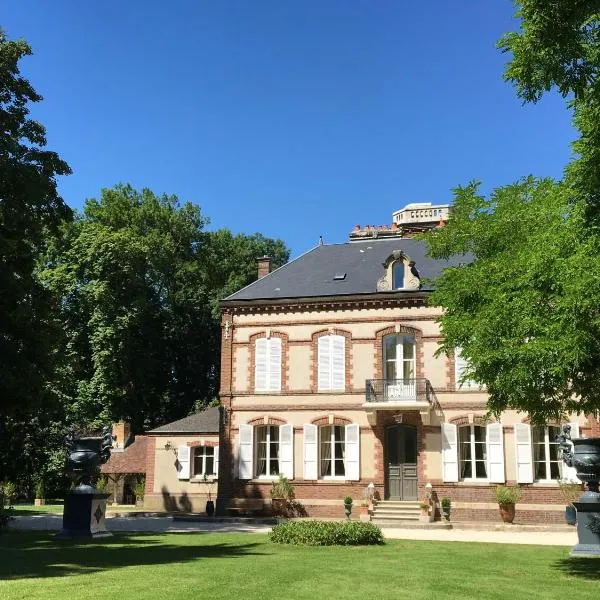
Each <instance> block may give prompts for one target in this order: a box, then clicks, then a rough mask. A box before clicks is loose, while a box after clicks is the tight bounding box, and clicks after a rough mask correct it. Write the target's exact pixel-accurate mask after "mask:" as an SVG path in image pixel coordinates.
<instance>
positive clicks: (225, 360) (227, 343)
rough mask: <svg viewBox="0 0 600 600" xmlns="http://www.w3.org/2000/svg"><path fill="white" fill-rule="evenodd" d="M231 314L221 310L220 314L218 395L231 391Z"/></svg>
mask: <svg viewBox="0 0 600 600" xmlns="http://www.w3.org/2000/svg"><path fill="white" fill-rule="evenodd" d="M233 335H234V332H233V315H232V314H231V313H230V312H228V311H223V313H222V315H221V378H220V392H219V395H220V396H223V395H229V396H230V397H231V393H232V383H233V343H232V342H233Z"/></svg>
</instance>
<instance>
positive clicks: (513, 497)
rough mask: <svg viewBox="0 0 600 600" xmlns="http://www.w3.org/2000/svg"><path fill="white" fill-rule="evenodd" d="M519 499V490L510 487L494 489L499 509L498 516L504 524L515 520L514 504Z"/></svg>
mask: <svg viewBox="0 0 600 600" xmlns="http://www.w3.org/2000/svg"><path fill="white" fill-rule="evenodd" d="M520 498H521V490H520V489H519V488H518V487H514V486H510V485H499V486H497V487H496V502H497V503H498V506H499V508H500V516H501V517H502V520H503V521H504V522H505V523H512V522H513V521H514V520H515V504H516V503H517V502H518V501H519V499H520Z"/></svg>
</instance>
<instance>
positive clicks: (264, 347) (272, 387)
mask: <svg viewBox="0 0 600 600" xmlns="http://www.w3.org/2000/svg"><path fill="white" fill-rule="evenodd" d="M254 389H255V391H257V392H278V391H280V390H281V339H280V338H276V337H272V338H259V339H257V340H256V345H255V366H254Z"/></svg>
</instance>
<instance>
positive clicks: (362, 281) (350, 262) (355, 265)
mask: <svg viewBox="0 0 600 600" xmlns="http://www.w3.org/2000/svg"><path fill="white" fill-rule="evenodd" d="M397 250H401V251H402V252H403V253H404V254H405V255H406V256H407V257H408V258H409V259H410V260H413V261H415V266H416V268H417V271H418V272H419V277H420V278H421V281H422V282H423V284H422V287H421V289H420V290H412V291H410V290H408V291H407V290H401V293H412V294H414V293H415V292H416V293H418V292H423V291H425V292H427V291H431V289H432V287H431V282H430V281H427V280H433V279H435V278H436V277H438V276H439V275H440V274H441V272H442V270H443V269H444V268H445V267H449V266H454V265H458V264H460V263H461V262H468V261H469V259H468V258H465V257H462V258H461V259H458V258H453V259H450V260H434V259H432V258H429V257H428V256H426V252H427V246H426V244H425V243H424V242H422V241H419V240H415V239H412V238H396V239H386V240H377V239H372V240H364V241H360V242H358V241H357V242H349V243H346V244H331V245H323V246H317V247H315V248H313V249H312V250H309V251H308V252H306V253H305V254H303V255H301V256H299V257H298V258H296V259H294V260H292V261H291V262H289V263H287V264H286V265H283V266H282V267H280V268H279V269H276V270H275V271H273V272H272V273H269V275H266V276H265V277H263V278H261V279H259V280H258V281H255V282H254V283H251V284H250V285H248V286H246V287H245V288H243V289H241V290H239V291H238V292H235V293H234V294H231V296H228V297H227V298H225V300H224V301H223V302H224V303H225V304H228V303H230V302H231V303H232V304H233V303H237V302H241V303H243V302H246V301H252V300H277V299H280V298H281V299H283V298H320V297H331V296H355V295H360V294H375V293H379V294H381V293H382V292H377V280H378V279H379V278H380V277H381V276H382V275H383V274H384V272H385V269H384V266H383V262H384V261H385V260H386V259H387V258H388V257H389V256H390V255H391V254H392V253H393V252H394V251H397ZM336 276H338V278H337V279H336V278H335V277H336ZM424 280H425V281H424ZM383 293H388V294H389V293H390V292H383ZM393 293H398V292H393Z"/></svg>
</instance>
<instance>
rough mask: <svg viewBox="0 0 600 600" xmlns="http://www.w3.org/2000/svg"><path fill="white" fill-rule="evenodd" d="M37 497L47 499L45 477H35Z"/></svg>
mask: <svg viewBox="0 0 600 600" xmlns="http://www.w3.org/2000/svg"><path fill="white" fill-rule="evenodd" d="M35 497H36V498H41V499H45V498H46V484H45V482H44V478H43V477H39V476H38V477H37V478H36V479H35Z"/></svg>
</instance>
